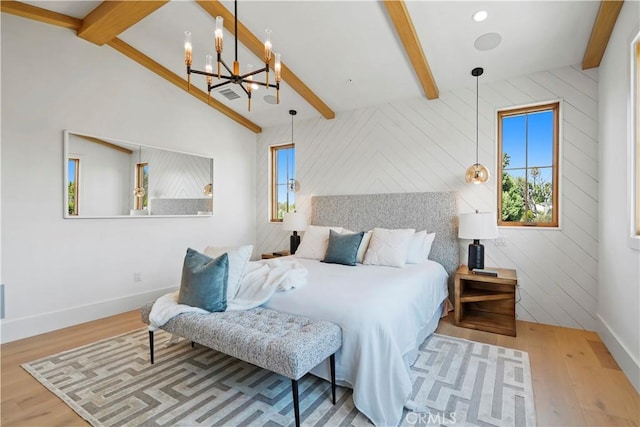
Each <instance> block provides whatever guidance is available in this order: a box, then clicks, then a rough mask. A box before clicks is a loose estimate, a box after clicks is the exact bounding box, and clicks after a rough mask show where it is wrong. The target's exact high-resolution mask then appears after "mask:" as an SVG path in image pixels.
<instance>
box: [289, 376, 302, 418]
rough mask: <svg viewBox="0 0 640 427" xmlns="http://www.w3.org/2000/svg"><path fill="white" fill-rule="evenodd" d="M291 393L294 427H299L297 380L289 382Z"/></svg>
mask: <svg viewBox="0 0 640 427" xmlns="http://www.w3.org/2000/svg"><path fill="white" fill-rule="evenodd" d="M291 392H292V393H293V412H294V414H295V416H296V427H300V406H299V402H298V380H291Z"/></svg>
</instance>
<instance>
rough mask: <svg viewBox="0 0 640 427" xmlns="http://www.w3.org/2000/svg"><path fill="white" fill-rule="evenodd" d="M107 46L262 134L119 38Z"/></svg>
mask: <svg viewBox="0 0 640 427" xmlns="http://www.w3.org/2000/svg"><path fill="white" fill-rule="evenodd" d="M107 45H108V46H110V47H112V48H114V49H115V50H117V51H118V52H120V53H122V54H123V55H125V56H127V57H129V58H130V59H133V60H134V61H136V62H137V63H138V64H140V65H142V66H143V67H145V68H146V69H148V70H150V71H153V72H154V73H156V74H157V75H159V76H160V77H162V78H163V79H165V80H166V81H168V82H169V83H173V84H174V85H176V86H178V87H179V88H180V89H182V90H184V91H186V92H188V93H189V94H190V95H192V96H194V97H196V98H197V99H199V100H200V101H202V102H204V103H208V104H209V105H210V106H211V107H212V108H215V109H216V110H218V111H220V112H221V113H222V114H224V115H225V116H227V117H229V118H230V119H232V120H234V121H236V122H237V123H239V124H241V125H242V126H244V127H246V128H247V129H250V130H252V131H254V132H255V133H260V132H262V128H261V127H260V126H258V125H257V124H255V123H253V122H252V121H250V120H249V119H247V118H246V117H244V116H242V115H240V114H239V113H237V112H235V111H234V110H232V109H231V108H229V107H227V106H226V105H224V104H223V103H221V102H220V101H217V100H216V99H214V98H211V99H210V100H208V98H209V96H208V94H207V93H206V92H204V91H202V90H200V89H198V88H196V87H194V86H193V85H191V89H190V90H187V81H186V80H185V79H183V78H182V77H180V76H178V75H177V74H175V73H174V72H173V71H171V70H169V69H168V68H166V67H163V66H162V65H160V64H159V63H157V62H156V61H154V60H153V59H151V58H149V57H148V56H147V55H145V54H144V53H142V52H140V51H139V50H137V49H135V48H134V47H132V46H131V45H129V44H127V43H125V42H124V41H122V40H120V39H119V38H115V39H113V40H111V41H110V42H107Z"/></svg>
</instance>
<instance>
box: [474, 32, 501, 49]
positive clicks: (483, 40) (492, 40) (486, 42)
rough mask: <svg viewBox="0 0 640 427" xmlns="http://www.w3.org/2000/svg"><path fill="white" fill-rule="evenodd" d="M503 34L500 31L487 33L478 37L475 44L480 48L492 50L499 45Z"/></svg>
mask: <svg viewBox="0 0 640 427" xmlns="http://www.w3.org/2000/svg"><path fill="white" fill-rule="evenodd" d="M501 41H502V36H501V35H500V34H498V33H487V34H483V35H481V36H480V37H478V38H477V39H476V41H475V43H474V44H473V45H474V46H475V47H476V49H478V50H491V49H495V48H496V47H498V45H499V44H500V42H501Z"/></svg>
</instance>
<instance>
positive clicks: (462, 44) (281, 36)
mask: <svg viewBox="0 0 640 427" xmlns="http://www.w3.org/2000/svg"><path fill="white" fill-rule="evenodd" d="M27 3H29V4H33V5H35V6H38V7H42V8H45V9H49V10H52V11H55V12H60V13H64V14H66V15H70V16H73V17H76V18H80V19H82V18H84V17H85V16H86V15H87V14H88V13H89V12H90V11H91V10H93V9H94V8H95V7H97V6H98V5H99V4H100V3H101V2H99V1H63V2H58V1H35V2H33V1H29V2H27ZM223 4H224V5H225V6H226V7H227V8H228V9H230V10H231V11H233V2H231V1H226V0H225V1H223ZM406 4H407V9H408V11H409V14H410V16H411V19H412V20H413V23H414V26H415V28H416V32H417V34H418V37H419V39H420V42H421V44H422V48H423V50H424V52H425V55H426V57H427V60H428V62H429V65H430V66H431V70H432V73H433V76H434V78H435V81H436V84H437V85H438V88H439V90H440V92H444V91H447V90H450V89H454V88H458V87H462V86H472V85H474V84H475V79H474V78H473V77H472V76H471V74H470V72H471V69H472V68H474V67H476V66H482V67H484V68H485V73H484V75H483V76H482V77H481V84H482V83H486V82H490V81H495V80H502V79H506V78H510V77H515V76H520V75H525V74H529V73H533V72H536V71H541V70H547V69H553V68H558V67H563V66H567V65H574V64H579V63H580V62H581V61H582V57H583V55H584V51H585V49H586V46H587V42H588V40H589V35H590V33H591V28H592V27H593V23H594V20H595V17H596V14H597V11H598V6H599V2H598V1H497V2H496V1H491V2H489V1H480V0H478V1H407V2H406ZM480 9H484V10H486V11H487V12H488V13H489V16H488V18H487V19H486V20H485V21H484V22H480V23H477V22H474V21H473V20H472V19H471V16H472V15H473V13H474V12H476V11H477V10H480ZM238 19H239V21H241V22H242V23H243V24H245V25H246V26H247V27H248V28H249V29H250V30H251V31H252V32H253V34H254V35H256V36H257V37H258V38H259V39H262V38H263V35H264V29H265V28H270V29H272V31H273V34H272V42H273V46H274V51H275V52H280V53H281V54H282V61H283V62H284V63H285V64H286V65H287V66H288V67H289V68H290V69H291V70H292V71H293V72H294V73H295V74H296V75H297V76H298V77H299V78H300V79H301V80H302V81H303V82H305V83H306V84H307V86H309V87H310V88H311V89H312V90H313V91H314V92H315V93H316V95H318V96H319V97H320V99H322V100H323V101H324V102H325V103H326V104H327V105H328V106H329V107H330V108H331V109H332V110H333V111H335V112H336V113H338V112H341V111H347V110H352V109H355V108H361V107H366V106H371V105H377V104H382V103H385V102H388V101H391V100H395V99H402V98H411V97H416V96H424V94H423V92H422V88H421V86H420V84H419V83H418V80H417V78H416V77H415V74H414V71H413V68H412V67H411V64H410V62H409V60H408V58H407V56H406V54H405V51H404V48H403V46H402V44H401V43H400V41H399V39H398V37H397V35H396V31H395V28H394V27H393V24H392V23H391V21H390V19H389V18H388V16H387V13H386V9H385V6H384V5H383V4H382V3H381V2H378V1H371V0H368V1H367V0H365V1H312V0H298V1H295V0H291V1H269V0H262V1H244V0H240V1H239V2H238ZM213 29H214V22H213V18H211V17H210V16H209V15H208V14H207V13H206V12H205V11H204V10H203V9H201V8H200V7H199V6H198V5H197V4H195V3H193V2H191V1H178V0H173V1H171V2H170V3H169V4H167V5H165V6H163V7H161V8H160V9H158V10H157V11H156V12H154V13H152V14H151V15H149V16H147V17H146V18H144V19H143V20H142V21H140V22H139V23H138V24H136V25H135V26H134V27H132V28H130V29H128V30H127V31H125V32H124V33H122V34H121V35H120V36H119V37H120V38H121V39H122V40H124V41H125V42H127V43H129V44H130V45H132V46H133V47H134V48H136V49H138V50H140V51H142V52H143V53H145V54H146V55H148V56H150V57H152V58H153V59H154V60H156V61H157V62H159V63H160V64H162V65H163V66H165V67H167V68H169V69H170V70H172V71H173V72H175V73H177V74H179V75H184V76H185V77H186V68H185V66H184V50H183V34H184V31H187V30H188V31H191V32H192V34H193V52H194V54H193V59H194V63H193V68H195V69H204V55H205V54H207V53H211V54H213V53H214V49H213ZM489 32H496V33H499V34H500V35H501V36H502V42H501V44H500V45H499V46H498V47H497V48H495V49H493V50H489V51H479V50H476V49H475V47H474V42H475V40H476V39H477V38H478V37H479V36H480V35H482V34H485V33H489ZM224 40H225V44H224V52H223V59H224V60H225V61H226V62H227V63H228V64H229V65H230V64H231V63H232V62H233V57H234V51H233V36H231V34H230V33H226V32H225V35H224ZM103 49H109V47H106V46H105V47H103ZM238 57H239V60H240V63H241V64H242V65H241V66H242V69H241V71H243V70H244V66H245V65H246V64H247V63H252V64H253V65H254V68H257V67H260V66H261V60H260V59H259V58H256V57H255V56H253V55H252V54H251V53H250V52H249V51H248V50H247V49H246V48H244V47H243V46H242V45H240V47H239V52H238ZM192 83H193V84H194V85H196V86H198V87H199V88H201V89H206V86H205V83H204V77H202V76H198V75H192ZM167 84H169V83H167ZM229 86H231V87H233V85H229ZM274 92H275V91H274V90H270V92H266V91H265V90H264V88H261V89H260V90H259V91H258V92H254V95H253V99H252V111H251V112H247V99H246V96H245V95H244V93H243V92H242V91H241V90H240V91H238V93H240V94H241V98H240V99H236V100H234V101H228V100H226V98H224V97H222V96H221V95H219V94H216V95H215V97H216V98H217V99H219V100H221V101H223V102H224V103H225V104H226V105H228V106H229V107H231V108H233V109H234V110H236V111H238V112H239V113H240V114H242V115H244V116H245V117H247V118H248V119H249V120H251V121H253V122H254V123H256V124H258V125H260V126H262V127H268V126H273V125H278V124H285V123H289V122H290V116H289V114H288V110H289V109H295V110H298V116H297V120H299V119H304V118H311V117H320V113H318V112H317V111H316V110H315V109H314V108H313V107H311V106H310V105H309V104H307V103H306V102H305V101H304V99H303V98H302V97H300V96H299V95H298V94H297V93H295V92H294V91H293V90H292V89H291V88H290V87H289V86H287V85H286V84H284V85H281V91H280V92H281V93H280V96H281V103H280V105H277V106H276V105H271V104H267V103H266V102H264V100H263V97H264V96H265V95H266V94H272V95H273V94H275V93H274ZM214 114H215V113H214Z"/></svg>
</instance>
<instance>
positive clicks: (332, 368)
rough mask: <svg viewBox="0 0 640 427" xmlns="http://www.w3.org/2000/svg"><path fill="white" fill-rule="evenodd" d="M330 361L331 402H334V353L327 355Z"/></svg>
mask: <svg viewBox="0 0 640 427" xmlns="http://www.w3.org/2000/svg"><path fill="white" fill-rule="evenodd" d="M329 361H330V362H331V397H332V398H333V404H334V405H335V404H336V355H335V353H334V354H332V355H331V356H329Z"/></svg>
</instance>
